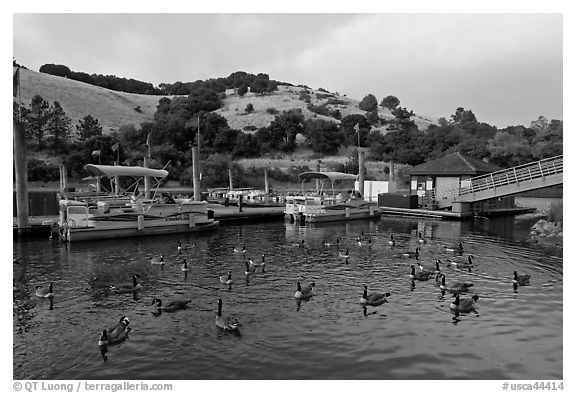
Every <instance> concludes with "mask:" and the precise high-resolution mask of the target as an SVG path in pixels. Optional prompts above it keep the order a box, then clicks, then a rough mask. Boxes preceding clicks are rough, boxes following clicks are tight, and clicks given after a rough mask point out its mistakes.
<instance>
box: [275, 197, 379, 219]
mask: <svg viewBox="0 0 576 393" xmlns="http://www.w3.org/2000/svg"><path fill="white" fill-rule="evenodd" d="M324 202H326V201H325V200H324V201H322V200H320V199H318V198H304V197H294V198H289V199H288V200H287V203H286V207H285V209H284V213H285V215H286V217H287V218H288V219H289V220H290V221H296V222H310V223H313V222H332V221H348V220H362V219H375V218H379V217H380V215H381V213H380V209H379V208H378V206H376V205H375V204H371V203H366V202H363V201H356V202H355V203H353V204H328V205H325V204H323V203H324Z"/></svg>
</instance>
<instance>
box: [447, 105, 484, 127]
mask: <svg viewBox="0 0 576 393" xmlns="http://www.w3.org/2000/svg"><path fill="white" fill-rule="evenodd" d="M450 119H451V123H452V124H462V123H466V122H473V123H476V122H478V120H476V115H475V114H474V113H473V112H472V111H471V110H465V109H464V108H462V107H458V108H456V112H455V113H454V114H453V115H451V116H450Z"/></svg>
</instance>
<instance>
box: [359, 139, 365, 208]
mask: <svg viewBox="0 0 576 393" xmlns="http://www.w3.org/2000/svg"><path fill="white" fill-rule="evenodd" d="M358 191H360V194H362V199H364V152H363V151H362V150H360V147H358Z"/></svg>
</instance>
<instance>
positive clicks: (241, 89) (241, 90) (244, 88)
mask: <svg viewBox="0 0 576 393" xmlns="http://www.w3.org/2000/svg"><path fill="white" fill-rule="evenodd" d="M248 87H249V86H248V85H247V84H245V83H243V84H241V85H240V86H238V95H239V96H240V97H244V94H246V93H248Z"/></svg>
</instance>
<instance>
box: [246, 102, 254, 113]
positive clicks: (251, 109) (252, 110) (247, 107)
mask: <svg viewBox="0 0 576 393" xmlns="http://www.w3.org/2000/svg"><path fill="white" fill-rule="evenodd" d="M244 112H246V113H252V112H254V105H252V103H251V102H249V103H248V105H246V109H244Z"/></svg>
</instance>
